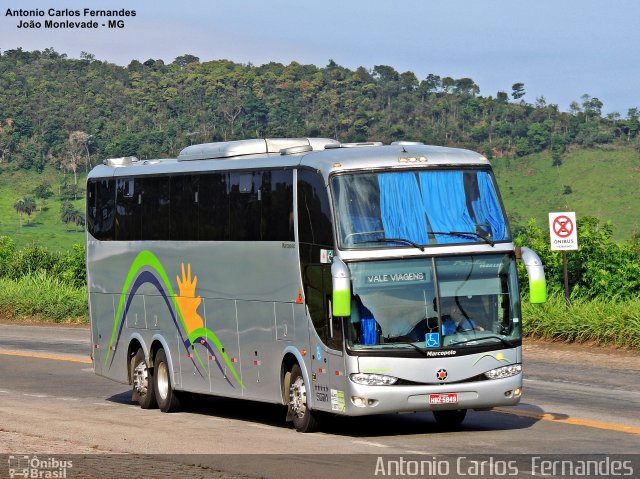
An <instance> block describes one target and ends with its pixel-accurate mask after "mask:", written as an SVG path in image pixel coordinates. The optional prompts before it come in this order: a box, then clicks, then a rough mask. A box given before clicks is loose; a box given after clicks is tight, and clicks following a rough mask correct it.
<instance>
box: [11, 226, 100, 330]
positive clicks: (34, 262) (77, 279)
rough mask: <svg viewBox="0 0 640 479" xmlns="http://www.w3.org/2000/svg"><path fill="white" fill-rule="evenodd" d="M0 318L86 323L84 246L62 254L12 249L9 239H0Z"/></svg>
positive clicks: (35, 248) (37, 247) (31, 246)
mask: <svg viewBox="0 0 640 479" xmlns="http://www.w3.org/2000/svg"><path fill="white" fill-rule="evenodd" d="M0 318H1V319H17V320H22V319H28V320H30V321H43V322H55V323H86V322H87V320H88V318H87V288H86V272H85V252H84V247H83V246H81V245H74V246H73V247H72V248H71V249H70V250H69V251H66V252H64V253H52V252H50V251H48V250H47V249H45V248H42V247H40V246H35V245H30V246H26V247H24V248H22V249H16V246H15V243H14V242H13V240H12V239H11V238H9V237H7V236H0Z"/></svg>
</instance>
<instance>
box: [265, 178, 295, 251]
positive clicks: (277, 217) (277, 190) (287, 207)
mask: <svg viewBox="0 0 640 479" xmlns="http://www.w3.org/2000/svg"><path fill="white" fill-rule="evenodd" d="M260 202H261V205H260V206H261V211H262V214H261V227H260V239H261V240H263V241H294V240H295V237H294V233H293V172H292V171H291V170H289V171H265V172H264V173H263V175H262V189H261V190H260Z"/></svg>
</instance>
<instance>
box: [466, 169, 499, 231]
mask: <svg viewBox="0 0 640 479" xmlns="http://www.w3.org/2000/svg"><path fill="white" fill-rule="evenodd" d="M477 178H478V191H479V197H478V199H477V200H474V201H473V202H472V205H473V211H474V213H475V215H476V219H477V222H478V224H480V225H481V227H483V226H484V227H485V228H487V229H489V230H490V231H485V233H489V232H490V233H491V237H492V238H493V239H494V240H503V239H505V238H506V237H507V228H506V224H505V221H504V217H503V216H502V209H501V208H500V205H499V204H498V198H497V196H496V190H495V188H494V187H493V181H491V178H490V177H489V175H488V174H487V173H486V172H484V171H478V175H477Z"/></svg>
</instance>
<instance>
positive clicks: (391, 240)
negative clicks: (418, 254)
mask: <svg viewBox="0 0 640 479" xmlns="http://www.w3.org/2000/svg"><path fill="white" fill-rule="evenodd" d="M364 243H403V244H408V245H411V246H413V247H414V248H418V249H419V250H420V251H424V246H422V245H420V244H418V243H414V242H413V241H411V240H408V239H406V238H377V239H372V240H367V241H356V242H355V243H353V244H364Z"/></svg>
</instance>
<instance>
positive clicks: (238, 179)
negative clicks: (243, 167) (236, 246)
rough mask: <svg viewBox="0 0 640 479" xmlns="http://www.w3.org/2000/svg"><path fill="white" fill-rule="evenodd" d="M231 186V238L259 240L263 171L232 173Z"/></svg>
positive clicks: (233, 239)
mask: <svg viewBox="0 0 640 479" xmlns="http://www.w3.org/2000/svg"><path fill="white" fill-rule="evenodd" d="M229 186H230V187H229V204H230V208H229V215H230V217H229V225H230V232H229V233H230V236H231V240H232V241H255V240H259V239H260V220H261V216H262V211H261V209H262V202H261V201H260V200H261V191H260V190H261V188H262V173H245V172H234V173H231V175H230V182H229Z"/></svg>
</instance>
